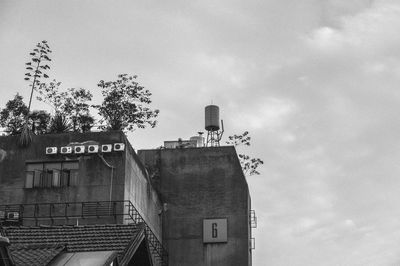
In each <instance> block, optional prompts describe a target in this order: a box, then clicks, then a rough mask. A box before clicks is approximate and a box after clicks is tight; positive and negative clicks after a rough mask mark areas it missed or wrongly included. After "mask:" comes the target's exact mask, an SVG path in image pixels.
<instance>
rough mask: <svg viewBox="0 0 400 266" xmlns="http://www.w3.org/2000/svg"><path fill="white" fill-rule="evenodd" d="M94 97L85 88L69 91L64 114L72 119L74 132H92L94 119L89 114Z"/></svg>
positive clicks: (64, 105)
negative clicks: (90, 102)
mask: <svg viewBox="0 0 400 266" xmlns="http://www.w3.org/2000/svg"><path fill="white" fill-rule="evenodd" d="M92 97H93V95H92V94H91V93H90V92H89V91H88V90H85V89H83V88H79V89H75V88H70V89H68V94H67V97H66V98H65V102H64V104H63V109H62V110H63V113H64V114H65V115H66V117H67V118H69V119H70V121H71V125H72V130H73V131H74V132H87V131H90V129H91V128H92V126H93V124H94V118H93V117H92V116H91V115H90V113H89V107H90V106H89V104H88V103H87V102H89V101H91V100H92Z"/></svg>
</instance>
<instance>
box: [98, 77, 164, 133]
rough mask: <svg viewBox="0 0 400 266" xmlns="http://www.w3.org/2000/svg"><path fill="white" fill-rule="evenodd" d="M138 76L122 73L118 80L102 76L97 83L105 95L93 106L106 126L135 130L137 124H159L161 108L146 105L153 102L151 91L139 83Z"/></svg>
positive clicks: (114, 128) (139, 125)
mask: <svg viewBox="0 0 400 266" xmlns="http://www.w3.org/2000/svg"><path fill="white" fill-rule="evenodd" d="M136 78H137V76H128V75H127V74H120V75H118V79H117V80H116V81H107V82H106V81H104V80H101V81H100V82H99V84H98V85H97V86H98V87H100V88H101V93H102V95H103V97H104V99H103V102H102V104H101V105H94V106H93V107H95V108H96V109H98V111H99V115H100V116H101V117H102V118H101V120H100V123H102V124H103V126H102V128H103V129H109V130H128V131H133V130H134V128H135V127H137V128H145V127H146V126H151V127H152V128H153V127H155V126H156V123H157V121H156V120H155V119H156V118H157V116H158V114H159V110H157V109H155V110H152V109H150V108H149V107H147V106H148V105H149V104H150V103H151V100H150V96H151V93H150V91H149V90H145V89H144V87H142V86H140V85H139V83H138V82H137V81H136ZM104 123H105V125H104Z"/></svg>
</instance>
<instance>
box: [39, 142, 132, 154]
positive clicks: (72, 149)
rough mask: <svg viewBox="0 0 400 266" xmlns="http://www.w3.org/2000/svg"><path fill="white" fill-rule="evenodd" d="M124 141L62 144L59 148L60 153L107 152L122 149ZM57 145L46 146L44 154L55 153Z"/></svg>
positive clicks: (123, 148)
mask: <svg viewBox="0 0 400 266" xmlns="http://www.w3.org/2000/svg"><path fill="white" fill-rule="evenodd" d="M124 150H125V144H124V143H114V144H103V145H95V144H93V145H87V146H85V145H76V146H64V147H61V148H60V153H61V154H72V153H74V154H84V153H99V152H102V153H107V152H112V151H124ZM57 153H58V147H46V154H57Z"/></svg>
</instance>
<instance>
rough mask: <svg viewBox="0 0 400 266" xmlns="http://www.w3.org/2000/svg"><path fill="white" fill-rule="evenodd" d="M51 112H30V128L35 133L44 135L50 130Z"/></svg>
mask: <svg viewBox="0 0 400 266" xmlns="http://www.w3.org/2000/svg"><path fill="white" fill-rule="evenodd" d="M50 118H51V116H50V114H49V113H48V112H46V111H44V110H39V111H32V112H31V113H30V114H29V125H30V130H31V132H32V133H33V134H35V135H42V134H46V133H47V132H48V127H49V123H50Z"/></svg>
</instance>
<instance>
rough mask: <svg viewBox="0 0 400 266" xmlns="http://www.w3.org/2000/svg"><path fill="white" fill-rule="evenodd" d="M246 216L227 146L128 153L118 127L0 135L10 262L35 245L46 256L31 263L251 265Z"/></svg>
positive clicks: (0, 190) (1, 205) (244, 192)
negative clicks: (24, 142)
mask: <svg viewBox="0 0 400 266" xmlns="http://www.w3.org/2000/svg"><path fill="white" fill-rule="evenodd" d="M179 147H181V146H179ZM250 214H251V204H250V195H249V191H248V187H247V183H246V180H245V177H244V176H243V173H242V171H241V168H240V163H239V161H238V158H237V155H236V151H235V149H234V147H208V148H207V147H199V148H197V147H195V148H173V149H156V150H142V151H138V153H137V154H136V152H135V151H134V150H133V148H132V147H131V145H130V144H129V142H128V140H127V139H126V137H125V135H124V134H123V133H122V132H90V133H84V134H79V133H68V134H51V135H50V134H49V135H40V136H34V139H33V141H32V143H31V145H30V146H29V147H27V148H22V147H19V146H18V145H17V137H15V136H5V137H0V223H1V225H2V229H1V230H2V231H1V234H2V237H3V238H4V237H7V238H8V240H9V246H8V244H7V243H6V241H3V242H4V243H5V244H4V245H3V249H4V248H5V251H4V252H3V253H4V254H6V255H7V254H9V259H10V261H13V262H14V263H15V264H16V265H23V263H22V262H21V258H22V259H23V258H25V259H28V258H38V257H40V256H38V255H35V254H37V252H39V253H40V254H47V255H48V256H45V255H44V256H43V260H44V261H46V262H45V263H44V262H43V263H39V264H38V265H64V264H63V261H64V262H65V261H66V260H70V261H73V260H77V261H79V260H86V261H90V260H91V259H92V260H94V259H100V258H101V260H102V261H101V263H103V264H104V265H111V264H113V265H251V241H250V240H251V224H252V219H251V218H252V216H251V215H250ZM90 232H91V233H90ZM22 235H25V237H21V236H22ZM72 235H73V236H75V237H76V239H75V240H74V241H72V242H69V241H67V240H68V239H70V237H68V236H72ZM38 236H46V237H42V238H40V241H39V240H38ZM106 236H108V237H109V238H107V237H106ZM113 236H119V237H117V238H116V241H117V242H115V243H114V242H112V241H113V240H112V239H114V238H115V237H114V238H113ZM99 237H100V238H99ZM33 238H36V239H33ZM49 239H51V241H50V240H49ZM83 240H85V241H86V242H81V241H83ZM35 241H36V242H38V244H37V245H36V246H35V245H31V243H34V242H35ZM82 243H84V244H82ZM110 243H114V244H113V245H110ZM1 248H2V246H0V250H1ZM35 252H36V253H35ZM3 253H1V254H3ZM6 255H4V256H6ZM25 262H26V261H25ZM11 265H12V264H11ZM32 265H33V264H32ZM71 265H73V264H71ZM93 265H99V261H97V264H96V263H94V264H93Z"/></svg>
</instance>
